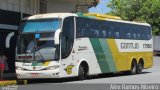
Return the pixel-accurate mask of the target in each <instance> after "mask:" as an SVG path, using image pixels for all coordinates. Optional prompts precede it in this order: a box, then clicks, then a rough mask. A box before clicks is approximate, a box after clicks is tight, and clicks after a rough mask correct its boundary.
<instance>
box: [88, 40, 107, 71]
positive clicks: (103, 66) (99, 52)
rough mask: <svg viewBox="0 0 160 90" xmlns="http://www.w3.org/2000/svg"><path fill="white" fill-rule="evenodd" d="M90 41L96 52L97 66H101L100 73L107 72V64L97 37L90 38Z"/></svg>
mask: <svg viewBox="0 0 160 90" xmlns="http://www.w3.org/2000/svg"><path fill="white" fill-rule="evenodd" d="M90 42H91V44H92V47H93V49H94V52H95V54H96V58H97V60H98V63H99V66H100V68H101V71H102V73H107V72H110V71H109V66H108V64H107V62H106V56H105V54H104V52H103V48H102V46H101V44H100V41H99V39H95V38H90Z"/></svg>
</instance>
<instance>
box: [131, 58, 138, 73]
mask: <svg viewBox="0 0 160 90" xmlns="http://www.w3.org/2000/svg"><path fill="white" fill-rule="evenodd" d="M130 66H131V69H130V74H132V75H133V74H136V71H137V60H136V59H135V58H133V59H132V61H131V64H130Z"/></svg>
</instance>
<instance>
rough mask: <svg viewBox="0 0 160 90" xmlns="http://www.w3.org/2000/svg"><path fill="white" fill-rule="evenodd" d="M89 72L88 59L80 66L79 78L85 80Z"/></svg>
mask: <svg viewBox="0 0 160 90" xmlns="http://www.w3.org/2000/svg"><path fill="white" fill-rule="evenodd" d="M88 73H89V66H88V63H87V62H86V61H82V62H81V63H80V64H79V67H78V78H79V79H80V80H84V79H85V78H86V76H87V75H88Z"/></svg>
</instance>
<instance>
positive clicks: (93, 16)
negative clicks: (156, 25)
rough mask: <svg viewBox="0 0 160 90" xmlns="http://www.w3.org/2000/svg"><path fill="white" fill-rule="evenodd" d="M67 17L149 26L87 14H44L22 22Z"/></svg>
mask: <svg viewBox="0 0 160 90" xmlns="http://www.w3.org/2000/svg"><path fill="white" fill-rule="evenodd" d="M69 16H75V17H85V18H90V19H91V18H92V19H97V20H105V21H112V22H120V23H128V24H135V25H145V26H150V24H148V23H146V22H135V21H125V20H121V18H120V17H117V16H111V15H103V14H95V13H87V14H83V13H46V14H37V15H33V16H29V17H26V18H24V19H22V20H33V19H45V18H65V17H69Z"/></svg>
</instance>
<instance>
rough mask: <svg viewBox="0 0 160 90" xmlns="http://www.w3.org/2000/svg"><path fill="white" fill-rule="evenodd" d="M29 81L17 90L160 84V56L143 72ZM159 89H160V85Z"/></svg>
mask: <svg viewBox="0 0 160 90" xmlns="http://www.w3.org/2000/svg"><path fill="white" fill-rule="evenodd" d="M28 83H29V84H28V85H18V86H17V87H18V89H17V90H29V89H30V90H82V89H81V88H83V89H84V90H104V89H105V90H107V89H106V88H108V87H110V86H107V85H108V84H160V57H154V65H153V67H152V68H150V69H145V70H143V73H142V74H136V75H129V74H122V73H117V74H105V75H98V76H90V77H88V78H87V79H86V80H83V81H79V80H78V79H76V78H69V79H54V80H51V79H44V80H32V81H29V82H28ZM0 90H1V88H0ZM5 90H6V89H5ZM139 90H140V89H139ZM142 90H143V89H142ZM149 90H156V89H149ZM157 90H160V85H159V87H158V89H157Z"/></svg>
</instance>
